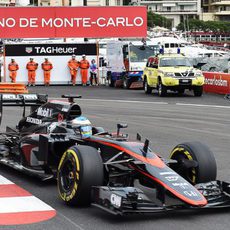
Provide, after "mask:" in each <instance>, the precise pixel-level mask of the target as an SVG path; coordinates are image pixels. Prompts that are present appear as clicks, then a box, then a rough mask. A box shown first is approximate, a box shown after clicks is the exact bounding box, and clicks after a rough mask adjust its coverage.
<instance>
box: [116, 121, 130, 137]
mask: <svg viewBox="0 0 230 230" xmlns="http://www.w3.org/2000/svg"><path fill="white" fill-rule="evenodd" d="M127 127H128V125H127V124H121V123H120V124H117V136H119V134H120V129H124V128H127Z"/></svg>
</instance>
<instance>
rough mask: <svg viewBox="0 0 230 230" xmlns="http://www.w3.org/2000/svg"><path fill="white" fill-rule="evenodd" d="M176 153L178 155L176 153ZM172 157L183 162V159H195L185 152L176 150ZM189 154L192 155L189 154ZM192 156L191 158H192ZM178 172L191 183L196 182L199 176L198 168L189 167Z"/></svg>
mask: <svg viewBox="0 0 230 230" xmlns="http://www.w3.org/2000/svg"><path fill="white" fill-rule="evenodd" d="M175 153H176V155H174V154H175ZM175 153H174V154H173V155H174V156H173V155H172V156H171V159H173V160H177V161H178V162H183V160H193V159H192V158H191V157H188V155H187V154H186V153H185V152H175ZM189 156H191V155H190V154H189ZM190 158H191V159H190ZM178 173H179V174H180V175H181V176H182V177H184V178H185V179H186V180H189V182H190V183H193V184H195V183H196V178H197V171H196V168H189V169H186V171H178Z"/></svg>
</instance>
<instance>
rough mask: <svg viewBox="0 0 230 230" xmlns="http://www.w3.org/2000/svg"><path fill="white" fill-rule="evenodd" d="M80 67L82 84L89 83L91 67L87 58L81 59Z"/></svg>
mask: <svg viewBox="0 0 230 230" xmlns="http://www.w3.org/2000/svg"><path fill="white" fill-rule="evenodd" d="M80 68H81V81H82V84H86V83H87V78H88V69H89V62H88V61H87V60H81V61H80Z"/></svg>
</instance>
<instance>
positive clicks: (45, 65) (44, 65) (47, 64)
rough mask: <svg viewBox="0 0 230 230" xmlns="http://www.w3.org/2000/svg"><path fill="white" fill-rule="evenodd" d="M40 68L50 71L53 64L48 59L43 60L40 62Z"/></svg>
mask: <svg viewBox="0 0 230 230" xmlns="http://www.w3.org/2000/svg"><path fill="white" fill-rule="evenodd" d="M42 69H43V70H45V71H50V70H51V69H53V65H52V63H51V62H49V61H44V62H43V63H42Z"/></svg>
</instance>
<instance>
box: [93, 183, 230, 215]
mask: <svg viewBox="0 0 230 230" xmlns="http://www.w3.org/2000/svg"><path fill="white" fill-rule="evenodd" d="M195 187H196V188H197V189H198V191H200V192H201V193H202V194H203V195H204V197H205V198H206V199H207V201H208V204H207V205H205V206H190V205H188V204H185V203H183V202H181V201H179V200H177V199H176V198H175V197H172V195H171V194H169V193H168V192H167V191H163V190H161V191H160V192H161V194H159V191H158V189H151V191H152V194H151V195H150V193H149V192H148V193H146V192H144V191H143V189H140V188H137V187H109V186H95V187H93V188H92V205H93V206H96V207H98V208H101V209H103V210H105V211H107V212H109V213H112V214H114V215H125V214H131V213H156V212H166V211H172V210H182V209H194V210H197V209H208V208H209V209H210V208H228V207H230V183H227V182H222V181H212V182H209V183H202V184H197V185H196V186H195Z"/></svg>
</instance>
